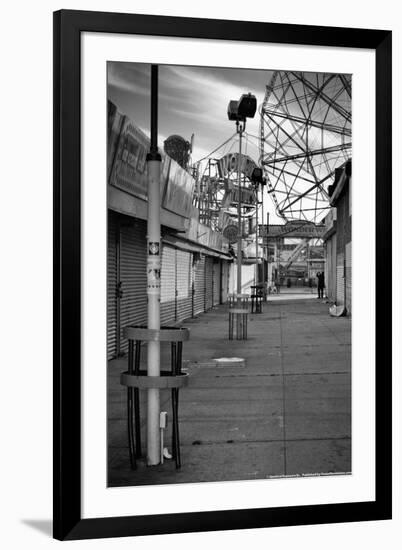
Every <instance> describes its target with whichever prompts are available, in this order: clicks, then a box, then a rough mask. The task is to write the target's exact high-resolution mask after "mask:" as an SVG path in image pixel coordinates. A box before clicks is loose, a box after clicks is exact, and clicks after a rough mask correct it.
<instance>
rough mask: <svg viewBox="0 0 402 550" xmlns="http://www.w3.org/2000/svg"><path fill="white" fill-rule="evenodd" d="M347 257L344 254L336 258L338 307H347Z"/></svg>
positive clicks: (339, 254)
mask: <svg viewBox="0 0 402 550" xmlns="http://www.w3.org/2000/svg"><path fill="white" fill-rule="evenodd" d="M344 259H345V256H344V254H343V253H342V252H340V253H338V255H337V258H336V305H338V306H343V305H345V264H344Z"/></svg>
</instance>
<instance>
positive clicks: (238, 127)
mask: <svg viewBox="0 0 402 550" xmlns="http://www.w3.org/2000/svg"><path fill="white" fill-rule="evenodd" d="M245 126H246V121H244V123H241V122H239V121H238V120H237V121H236V131H237V133H238V134H239V158H238V165H237V187H238V191H239V197H238V201H237V220H238V221H237V223H238V225H239V231H238V233H237V294H241V265H242V238H243V236H242V233H243V227H242V216H241V195H242V187H241V165H242V160H241V140H242V136H243V132H244V128H245Z"/></svg>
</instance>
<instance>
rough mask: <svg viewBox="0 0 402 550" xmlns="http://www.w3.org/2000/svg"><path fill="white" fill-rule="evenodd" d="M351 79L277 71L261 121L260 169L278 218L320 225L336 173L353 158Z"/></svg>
mask: <svg viewBox="0 0 402 550" xmlns="http://www.w3.org/2000/svg"><path fill="white" fill-rule="evenodd" d="M351 124H352V115H351V75H344V74H328V73H300V72H299V73H298V72H287V71H275V72H274V73H273V75H272V78H271V80H270V82H269V84H268V85H267V87H266V94H265V98H264V102H263V104H262V107H261V119H260V163H261V166H262V167H263V168H264V172H265V175H266V176H267V182H268V192H269V193H270V194H271V196H272V199H273V201H274V203H275V207H276V212H277V214H278V215H279V216H281V217H282V218H283V219H285V220H288V221H289V220H308V221H313V222H320V221H321V220H322V218H323V217H324V216H325V214H326V212H327V209H328V194H327V189H328V185H330V184H331V183H332V182H333V179H334V173H335V168H337V167H338V166H340V165H341V164H343V163H344V162H345V161H346V160H347V159H348V158H350V156H351V147H352V130H351Z"/></svg>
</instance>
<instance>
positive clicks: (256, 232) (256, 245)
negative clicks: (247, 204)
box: [255, 185, 258, 286]
mask: <svg viewBox="0 0 402 550" xmlns="http://www.w3.org/2000/svg"><path fill="white" fill-rule="evenodd" d="M255 285H256V286H257V285H258V185H256V187H255Z"/></svg>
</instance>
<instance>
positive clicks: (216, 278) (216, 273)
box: [212, 258, 221, 306]
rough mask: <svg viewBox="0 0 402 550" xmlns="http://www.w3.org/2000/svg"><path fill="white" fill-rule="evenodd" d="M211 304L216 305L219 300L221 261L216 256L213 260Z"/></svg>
mask: <svg viewBox="0 0 402 550" xmlns="http://www.w3.org/2000/svg"><path fill="white" fill-rule="evenodd" d="M212 269H213V305H214V306H217V305H219V304H220V301H221V261H220V260H219V259H218V258H215V259H214V260H213V264H212Z"/></svg>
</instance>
